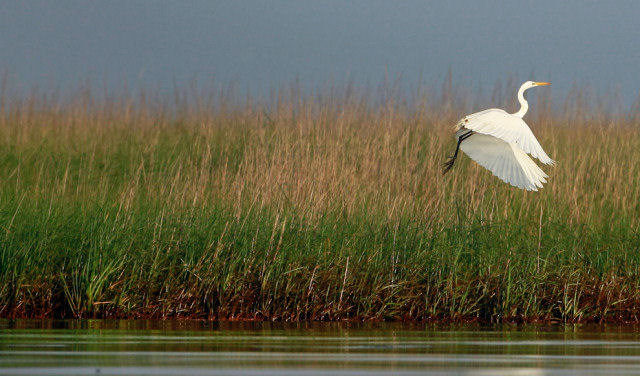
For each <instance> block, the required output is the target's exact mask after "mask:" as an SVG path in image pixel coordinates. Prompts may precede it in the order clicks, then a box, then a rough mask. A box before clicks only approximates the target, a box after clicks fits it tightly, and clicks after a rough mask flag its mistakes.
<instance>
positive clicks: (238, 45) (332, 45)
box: [0, 0, 640, 103]
mask: <svg viewBox="0 0 640 376" xmlns="http://www.w3.org/2000/svg"><path fill="white" fill-rule="evenodd" d="M639 25H640V1H631V0H628V1H611V2H607V1H589V0H580V1H578V0H569V1H567V0H563V1H557V0H537V1H478V0H473V1H471V0H469V1H426V0H422V1H418V0H402V1H374V0H351V1H296V0H291V1H274V0H269V1H256V0H251V1H232V0H229V1H134V0H127V1H93V2H87V1H61V0H55V1H54V0H49V1H47V0H43V1H6V2H3V3H2V5H0V69H2V70H3V71H4V72H6V73H7V74H8V76H9V78H10V81H11V84H12V85H14V86H18V87H23V88H28V87H31V86H33V85H37V86H40V87H45V88H47V87H56V86H57V87H62V88H71V87H75V86H77V85H78V84H79V82H80V81H81V80H86V79H91V80H94V81H95V82H97V83H100V84H102V83H103V82H107V83H108V85H110V86H111V87H118V86H122V84H123V83H124V82H126V83H127V84H128V86H129V87H136V85H138V86H139V85H143V86H147V87H153V88H169V89H170V88H171V87H172V86H173V84H174V82H175V83H177V84H178V85H186V84H187V83H188V82H189V81H191V80H193V79H195V80H197V81H198V82H209V81H210V80H211V79H212V78H213V77H215V79H216V81H218V82H222V83H229V82H235V83H238V84H239V85H240V86H241V87H249V88H252V89H263V88H268V87H270V86H277V85H279V84H283V83H290V82H291V81H292V80H293V79H295V78H296V77H299V79H300V81H301V82H302V83H303V84H304V85H305V86H307V87H314V86H316V85H319V84H322V83H327V82H328V81H330V80H333V81H334V82H336V81H337V82H343V81H345V80H353V81H355V82H357V83H358V82H359V83H364V82H370V83H379V82H380V81H381V80H382V78H383V77H384V73H385V69H388V71H389V72H390V73H391V74H392V75H397V74H402V77H403V81H404V82H405V83H407V82H408V83H412V82H416V81H417V80H418V79H419V78H420V77H422V81H423V82H424V83H426V84H434V85H439V84H440V83H441V82H442V80H443V79H444V77H445V76H446V73H447V71H448V70H449V68H451V70H452V72H453V77H454V82H455V83H456V84H459V85H463V86H477V85H483V86H486V85H488V86H491V85H493V83H495V82H496V80H499V79H505V78H507V77H508V76H514V77H516V78H517V79H518V80H521V81H524V80H527V79H535V80H544V81H547V80H548V81H551V82H552V83H553V90H554V93H559V94H562V93H564V92H566V91H567V90H568V89H569V88H570V86H571V85H572V84H573V83H578V84H589V85H591V86H593V87H595V88H596V89H597V90H599V91H601V92H604V91H606V90H615V89H619V90H620V92H621V93H622V96H623V100H624V101H625V102H626V103H631V102H632V101H633V100H634V99H635V98H636V96H637V95H638V89H639V85H638V83H639V82H640V43H639V42H640V26H639Z"/></svg>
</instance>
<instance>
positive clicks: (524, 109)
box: [514, 85, 529, 118]
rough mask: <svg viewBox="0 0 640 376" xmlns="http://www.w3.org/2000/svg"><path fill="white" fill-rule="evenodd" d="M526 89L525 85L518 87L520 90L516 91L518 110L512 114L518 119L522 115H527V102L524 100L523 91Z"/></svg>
mask: <svg viewBox="0 0 640 376" xmlns="http://www.w3.org/2000/svg"><path fill="white" fill-rule="evenodd" d="M527 89H528V87H526V86H525V85H522V86H520V90H518V102H520V110H519V111H518V112H516V113H514V115H515V116H517V117H519V118H522V117H523V116H524V114H526V113H527V110H529V102H527V100H526V99H524V91H525V90H527Z"/></svg>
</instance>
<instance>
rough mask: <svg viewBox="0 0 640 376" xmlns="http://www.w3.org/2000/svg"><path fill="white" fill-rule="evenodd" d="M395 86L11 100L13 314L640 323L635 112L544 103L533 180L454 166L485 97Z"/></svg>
mask: <svg viewBox="0 0 640 376" xmlns="http://www.w3.org/2000/svg"><path fill="white" fill-rule="evenodd" d="M390 92H391V94H390V95H382V96H380V97H379V100H378V101H375V100H372V99H371V98H372V97H371V96H369V95H368V94H367V93H358V92H357V91H353V90H352V89H351V88H349V87H347V88H346V89H345V90H337V89H334V90H329V91H328V93H325V94H322V95H315V96H313V95H304V94H301V93H300V92H299V91H297V90H291V91H281V92H275V93H274V94H273V95H272V97H271V98H269V100H268V101H264V102H258V101H255V100H252V99H247V100H246V101H237V100H236V101H232V100H231V99H229V96H227V95H225V94H224V93H223V94H217V95H211V96H204V95H202V94H196V95H193V96H192V98H191V100H185V99H184V97H183V96H182V95H180V93H178V95H176V98H175V101H174V102H173V103H168V102H167V101H163V100H151V99H149V98H150V97H152V96H151V95H149V94H148V93H147V94H142V95H140V97H136V98H131V97H127V96H124V95H123V96H122V97H110V98H106V99H101V100H96V99H94V98H93V97H92V96H91V93H83V94H79V95H76V96H72V97H71V98H67V99H64V100H63V99H56V98H55V97H51V96H46V95H38V94H33V95H32V96H30V97H27V98H18V97H15V98H3V101H2V103H3V105H2V106H1V107H0V110H1V111H0V179H1V182H2V184H1V185H0V315H2V316H5V317H19V316H28V317H158V318H180V317H182V318H208V319H259V320H340V319H356V320H443V321H448V320H477V321H486V322H496V321H534V320H557V321H574V322H575V321H637V320H638V316H637V315H638V307H640V279H639V277H640V252H639V251H640V233H639V229H640V227H639V226H640V219H639V218H640V184H639V181H640V127H639V122H638V120H637V119H638V117H637V116H636V115H635V112H634V111H628V112H620V111H618V112H614V111H607V110H606V108H604V107H603V106H600V105H599V104H597V102H596V103H595V104H593V103H594V102H589V103H587V104H585V102H584V101H583V100H582V98H583V97H582V94H581V92H580V91H579V90H576V91H575V92H573V93H571V94H570V96H569V97H568V98H565V99H563V100H562V101H557V100H556V101H553V100H552V98H550V97H545V96H542V97H538V100H537V102H536V104H535V105H534V107H533V111H532V112H531V113H530V114H529V115H527V117H526V120H527V121H528V122H529V124H530V126H531V128H532V129H533V131H534V133H535V134H536V135H537V137H538V139H539V140H540V142H541V144H542V145H543V147H544V148H545V150H546V151H547V153H548V154H549V155H550V156H551V157H552V158H554V159H556V160H558V161H559V163H558V165H557V166H556V167H554V168H547V169H546V170H547V172H548V174H549V175H550V179H549V183H548V184H547V185H546V186H545V187H544V189H542V190H541V191H539V192H524V191H521V190H518V189H516V188H513V187H510V186H508V185H506V184H504V183H502V182H501V181H499V180H498V179H497V178H495V177H493V176H492V175H491V174H490V173H489V172H488V171H486V170H484V169H483V168H481V167H479V166H477V165H476V164H475V163H473V162H471V161H469V160H468V158H466V157H463V158H462V159H461V160H460V161H459V162H458V163H457V164H456V166H455V167H454V169H453V170H452V172H451V173H449V174H448V175H446V176H442V175H441V164H442V162H443V161H444V159H445V156H446V155H448V154H450V153H451V152H452V150H453V147H454V144H453V132H452V126H453V124H455V122H456V120H457V119H458V118H460V117H461V116H463V115H464V114H466V113H469V112H471V111H473V110H479V109H482V108H483V107H481V104H480V103H479V102H474V101H473V99H474V98H476V96H474V95H472V94H469V93H464V92H462V91H461V90H459V89H458V90H457V91H456V90H454V89H453V88H451V87H450V86H446V85H445V87H444V89H443V92H442V93H436V94H435V95H432V94H431V93H428V92H420V93H418V94H416V95H415V96H414V97H413V98H410V100H406V98H404V97H403V96H402V95H401V94H398V93H394V92H393V90H391V91H390ZM514 92H515V91H514ZM385 93H386V94H388V92H385ZM496 93H497V94H496ZM513 97H514V95H513V93H512V92H511V90H502V89H499V88H498V89H496V90H494V98H493V100H492V101H493V102H494V103H495V102H497V104H501V105H506V107H507V109H510V110H511V109H514V108H515V105H514V103H513V101H514V100H513V99H512V98H513ZM486 102H488V100H487V101H486ZM5 103H6V104H5ZM552 103H556V104H555V105H552ZM558 103H564V104H558Z"/></svg>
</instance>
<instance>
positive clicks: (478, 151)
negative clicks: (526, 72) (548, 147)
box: [443, 81, 555, 191]
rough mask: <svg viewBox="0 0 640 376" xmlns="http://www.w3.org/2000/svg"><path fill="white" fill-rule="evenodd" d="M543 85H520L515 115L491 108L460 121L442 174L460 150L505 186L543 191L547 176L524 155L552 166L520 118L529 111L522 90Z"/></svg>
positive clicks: (542, 84) (534, 83) (526, 83)
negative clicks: (454, 145)
mask: <svg viewBox="0 0 640 376" xmlns="http://www.w3.org/2000/svg"><path fill="white" fill-rule="evenodd" d="M545 85H550V84H549V83H548V82H533V81H527V82H525V83H524V84H522V86H520V90H518V101H520V110H519V111H518V112H516V113H514V114H509V113H507V112H505V111H504V110H501V109H498V108H492V109H489V110H484V111H480V112H476V113H474V114H471V115H467V116H465V117H464V118H462V120H460V121H459V122H458V123H457V124H456V128H455V129H456V138H457V140H458V144H457V146H456V151H455V153H454V154H453V155H452V156H450V157H449V158H448V160H447V161H446V162H445V164H444V171H443V174H444V173H446V172H447V171H449V170H450V169H451V167H453V163H454V162H455V161H456V158H457V157H458V150H459V149H462V151H464V152H465V154H467V155H468V156H469V157H470V158H471V159H473V160H474V161H476V162H477V163H478V164H479V165H481V166H482V167H484V168H486V169H487V170H489V171H491V172H492V173H493V174H494V175H495V176H497V177H498V178H500V179H502V180H503V181H504V182H505V183H509V184H511V185H513V186H515V187H518V188H522V189H526V190H528V191H537V190H538V188H542V183H546V182H547V181H546V180H545V178H547V177H548V176H547V174H545V173H544V171H542V170H541V169H540V167H538V165H536V164H535V162H533V160H532V159H531V158H529V156H528V155H527V154H530V155H531V156H533V157H535V158H538V159H539V160H540V162H542V163H544V164H547V165H552V164H554V163H555V162H554V161H553V160H552V159H551V158H549V156H548V155H547V153H545V152H544V150H542V146H540V143H539V142H538V140H536V137H535V136H534V135H533V132H531V129H529V126H527V123H525V122H524V120H522V117H523V116H524V115H525V114H526V113H527V110H528V109H529V103H527V101H526V100H525V99H524V92H525V90H527V89H530V88H532V87H535V86H545Z"/></svg>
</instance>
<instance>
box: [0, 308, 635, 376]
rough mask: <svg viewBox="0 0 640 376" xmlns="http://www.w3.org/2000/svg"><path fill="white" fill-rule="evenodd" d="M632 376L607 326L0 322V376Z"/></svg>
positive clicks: (630, 338) (631, 348)
mask: <svg viewBox="0 0 640 376" xmlns="http://www.w3.org/2000/svg"><path fill="white" fill-rule="evenodd" d="M383 374H384V375H616V374H617V375H636V374H637V375H640V331H639V330H638V328H637V327H617V326H613V327H605V326H520V327H517V326H502V327H480V326H471V327H469V326H448V327H442V326H429V325H403V324H324V325H323V324H300V325H281V324H280V325H278V324H268V323H267V324H265V323H210V322H207V323H201V322H166V321H165V322H159V321H99V320H96V321H93V320H90V321H31V320H4V321H3V320H0V375H383Z"/></svg>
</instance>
